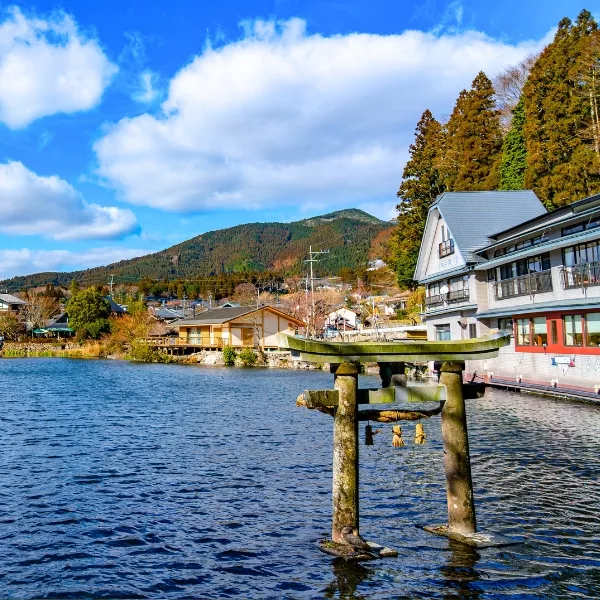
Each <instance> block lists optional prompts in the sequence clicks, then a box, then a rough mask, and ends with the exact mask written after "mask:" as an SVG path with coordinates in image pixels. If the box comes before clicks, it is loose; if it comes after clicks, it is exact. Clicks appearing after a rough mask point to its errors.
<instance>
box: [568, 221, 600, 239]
mask: <svg viewBox="0 0 600 600" xmlns="http://www.w3.org/2000/svg"><path fill="white" fill-rule="evenodd" d="M596 227H600V218H598V217H597V218H595V219H593V220H591V221H583V222H582V223H575V225H569V226H568V227H563V228H562V235H571V234H572V233H580V232H582V231H588V230H589V229H595V228H596Z"/></svg>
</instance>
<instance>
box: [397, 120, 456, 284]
mask: <svg viewBox="0 0 600 600" xmlns="http://www.w3.org/2000/svg"><path fill="white" fill-rule="evenodd" d="M442 137H443V132H442V126H441V125H440V123H439V122H438V121H436V119H435V118H434V117H433V115H432V114H431V112H429V110H426V111H425V112H424V113H423V115H422V117H421V120H420V121H419V123H418V124H417V127H416V133H415V141H414V142H413V144H412V145H411V146H410V151H409V152H410V159H409V160H408V162H407V163H406V166H405V167H404V171H403V173H402V183H401V184H400V189H399V190H398V194H397V195H398V197H399V198H400V203H399V204H398V206H397V208H398V212H399V215H398V227H397V228H396V230H395V231H394V233H393V235H392V237H391V239H390V258H391V262H392V264H393V265H394V267H395V269H396V273H397V277H398V283H399V285H400V286H401V287H408V288H412V287H414V285H415V282H414V281H413V274H414V271H415V267H416V264H417V258H418V255H419V246H420V244H421V237H422V236H423V230H424V228H425V221H426V219H427V211H428V210H429V207H430V206H431V203H432V202H433V201H434V200H435V199H436V197H437V196H438V195H439V194H441V193H442V192H443V191H444V184H443V183H442V181H441V177H440V173H439V171H438V169H437V167H436V166H435V165H436V163H437V161H438V160H439V154H440V151H441V148H442Z"/></svg>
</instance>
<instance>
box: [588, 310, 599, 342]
mask: <svg viewBox="0 0 600 600" xmlns="http://www.w3.org/2000/svg"><path fill="white" fill-rule="evenodd" d="M585 345H586V346H600V313H590V314H587V315H586V316H585Z"/></svg>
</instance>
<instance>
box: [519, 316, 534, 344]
mask: <svg viewBox="0 0 600 600" xmlns="http://www.w3.org/2000/svg"><path fill="white" fill-rule="evenodd" d="M516 323H517V346H529V345H530V342H531V337H530V335H529V319H517V321H516Z"/></svg>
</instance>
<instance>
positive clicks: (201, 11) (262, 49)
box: [0, 0, 596, 278]
mask: <svg viewBox="0 0 600 600" xmlns="http://www.w3.org/2000/svg"><path fill="white" fill-rule="evenodd" d="M0 8H1V12H0V278H3V277H10V276H14V275H19V274H26V273H31V272H37V271H46V270H52V271H54V270H73V269H76V268H82V267H89V266H94V265H98V264H106V263H109V262H113V261H115V260H120V259H121V258H128V257H131V256H135V255H140V254H145V253H148V252H152V251H156V250H160V249H162V248H165V247H168V246H170V245H172V244H174V243H177V242H179V241H182V240H185V239H189V238H190V237H193V236H194V235H198V234H200V233H202V232H204V231H209V230H212V229H217V228H222V227H228V226H231V225H236V224H239V223H245V222H250V221H275V220H295V219H300V218H304V217H307V216H311V215H315V214H322V213H324V212H329V211H332V210H337V209H340V208H349V207H359V208H363V209H364V210H367V211H369V212H372V213H373V214H376V215H377V216H379V217H381V218H391V217H392V216H393V215H394V206H395V192H396V190H397V187H398V184H399V182H400V179H401V173H402V168H403V165H404V162H405V161H406V157H407V150H408V145H409V144H410V142H411V139H412V136H413V131H414V126H415V124H416V122H417V121H418V119H419V117H420V115H421V113H422V112H423V110H424V109H425V108H429V109H431V110H432V111H433V112H434V114H435V115H436V116H437V117H438V118H440V119H443V118H444V117H446V116H447V115H448V114H449V113H450V111H451V110H452V106H453V103H454V100H455V98H456V96H457V95H458V92H459V91H460V90H461V89H462V88H464V87H468V86H469V85H470V82H471V81H472V79H473V78H474V77H475V75H476V74H477V72H478V71H479V70H482V69H483V70H484V71H485V72H486V73H487V74H488V75H489V76H491V77H493V76H494V75H495V74H497V73H498V72H500V71H502V70H503V69H505V68H506V67H507V66H509V65H511V64H515V63H517V62H519V61H520V60H521V59H522V58H524V57H525V56H527V55H528V54H530V53H531V52H534V51H536V50H538V49H540V48H541V47H542V46H543V45H544V43H547V42H548V41H549V40H550V39H551V36H552V33H553V29H554V27H555V26H556V24H557V23H558V21H559V20H560V19H561V18H562V17H563V16H569V17H571V18H575V17H576V15H577V14H578V13H579V11H580V10H581V9H582V8H584V5H581V4H580V3H575V2H572V1H570V0H563V1H562V2H541V1H538V2H533V1H529V2H527V1H519V2H517V1H516V0H509V1H505V2H489V1H479V2H475V1H466V0H463V1H460V0H458V1H457V0H455V1H452V2H440V1H436V0H431V1H428V0H426V1H425V2H420V3H417V2H399V1H396V2H392V1H387V2H383V1H376V0H370V1H367V0H343V1H332V2H322V1H316V0H315V1H306V0H303V1H300V0H260V1H257V0H245V1H243V2H242V1H241V0H240V1H226V0H221V1H220V2H206V1H202V0H196V1H187V0H179V1H175V2H165V1H164V0H161V1H159V0H144V1H143V2H142V1H141V0H120V1H118V2H117V1H114V0H105V1H104V2H87V1H83V0H71V1H66V2H62V3H60V4H59V3H56V2H52V1H39V2H35V3H29V2H28V3H19V4H10V3H1V4H0ZM586 8H588V9H590V10H592V12H595V9H596V7H595V6H590V5H588V6H586Z"/></svg>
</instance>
